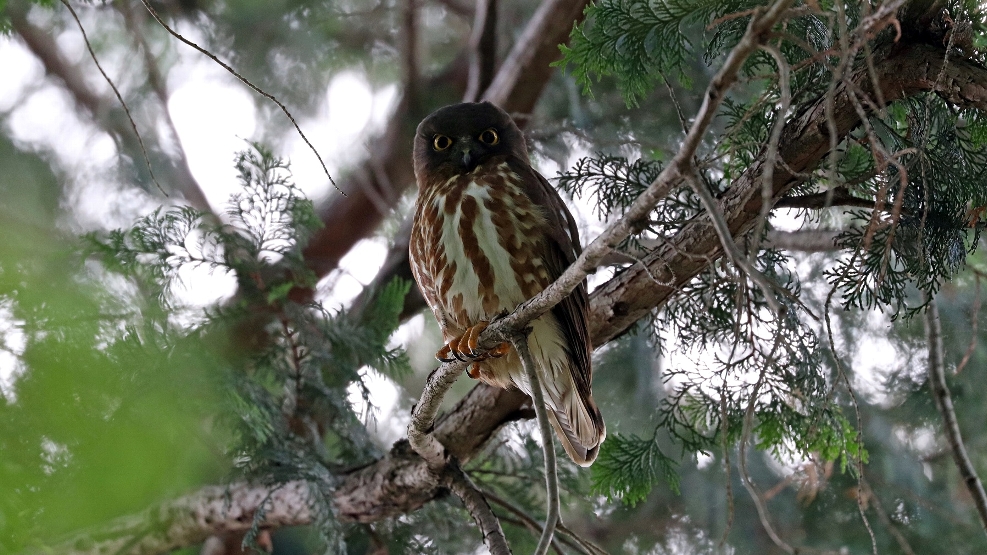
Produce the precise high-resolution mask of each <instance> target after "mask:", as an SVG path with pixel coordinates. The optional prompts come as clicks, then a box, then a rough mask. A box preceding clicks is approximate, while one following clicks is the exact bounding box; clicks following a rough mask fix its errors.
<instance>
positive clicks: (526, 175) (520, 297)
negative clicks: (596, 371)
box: [410, 102, 606, 466]
mask: <svg viewBox="0 0 987 555" xmlns="http://www.w3.org/2000/svg"><path fill="white" fill-rule="evenodd" d="M414 163H415V177H416V179H417V181H418V200H417V202H416V205H415V218H414V225H413V228H412V234H411V247H410V255H411V268H412V272H413V273H414V276H415V280H416V281H417V282H418V286H419V287H420V288H421V290H422V295H423V296H424V297H425V300H426V301H427V302H428V305H429V306H430V307H431V308H432V312H433V313H434V314H435V318H436V319H437V320H438V322H439V325H440V327H441V328H442V333H443V335H444V338H445V341H446V342H447V345H446V346H445V347H444V348H443V349H442V350H440V351H439V353H438V354H437V355H436V356H437V357H440V358H449V357H452V356H456V357H459V358H463V357H470V358H473V357H471V356H470V353H469V349H468V346H467V345H466V343H468V342H469V341H468V339H469V337H467V338H466V339H464V338H463V336H464V334H465V335H467V336H470V335H472V337H473V339H474V340H475V336H476V334H477V333H478V332H479V331H480V330H482V327H483V326H484V325H485V323H486V322H489V321H491V320H493V319H495V318H496V317H497V316H499V315H501V314H503V313H506V312H509V311H511V310H513V309H514V308H516V307H517V306H518V305H519V304H521V303H522V302H524V301H525V300H527V299H529V298H531V297H533V296H534V295H535V294H537V293H539V292H540V291H542V290H543V289H544V288H545V287H547V286H548V285H549V284H550V283H552V282H553V281H554V280H555V279H556V278H558V276H559V275H561V273H562V272H563V271H564V270H565V269H566V267H568V266H569V264H571V263H572V262H573V261H575V259H576V257H577V256H578V254H579V251H580V247H579V237H578V232H577V230H576V225H575V221H574V220H573V218H572V215H571V214H570V213H569V211H568V210H567V209H566V207H565V204H564V203H563V202H562V199H561V198H559V196H558V193H557V192H556V191H555V189H553V188H552V187H551V185H549V183H548V182H547V181H546V180H545V178H544V177H542V176H541V175H540V174H538V172H536V171H535V170H534V169H532V168H531V166H530V165H529V164H528V153H527V149H526V148H525V145H524V137H523V136H522V135H521V131H520V130H519V129H518V128H517V126H516V125H515V124H514V122H513V121H512V120H511V118H510V116H508V115H507V114H506V113H505V112H504V111H503V110H501V109H499V108H497V107H495V106H494V105H492V104H490V103H486V102H483V103H464V104H456V105H453V106H447V107H445V108H441V109H439V110H437V111H436V112H434V113H433V114H432V115H430V116H429V117H427V118H425V120H424V121H422V123H421V124H420V125H419V126H418V132H417V134H416V137H415V156H414ZM587 305H588V297H587V293H586V286H585V284H582V285H580V287H579V288H577V289H576V291H574V292H573V293H572V295H570V296H569V297H567V298H566V299H565V300H563V301H562V302H561V303H560V304H559V305H557V306H556V307H555V308H554V309H553V310H552V311H551V312H549V313H547V314H545V315H543V316H541V317H540V318H538V319H536V320H535V321H534V322H532V324H531V327H532V333H531V335H530V336H529V339H528V345H529V348H530V349H531V354H532V358H533V359H534V360H535V366H536V371H537V372H538V376H539V378H540V381H541V384H542V390H543V392H544V396H545V404H546V405H547V407H548V408H549V409H550V410H549V414H550V420H551V422H552V426H553V427H554V428H555V431H556V433H557V434H558V436H559V439H560V440H561V441H562V445H563V447H564V448H565V450H566V453H568V454H569V457H570V458H572V460H573V461H575V462H576V463H577V464H580V465H583V466H588V465H590V464H592V462H593V461H594V460H595V459H596V455H597V454H598V453H599V448H600V444H601V443H602V442H603V440H604V439H605V438H606V426H605V425H604V423H603V417H602V416H601V415H600V411H599V409H598V408H597V406H596V403H595V402H594V401H593V395H592V392H591V390H590V384H591V381H592V368H591V362H590V355H591V352H592V349H591V345H590V342H589V334H588V331H587V327H586V310H587ZM478 325H479V326H478ZM461 340H463V341H464V343H463V344H460V341H461ZM476 360H477V361H478V362H475V363H474V364H473V365H472V366H471V369H470V375H471V376H472V377H475V378H478V379H480V380H482V381H484V382H486V383H488V384H491V385H495V386H498V387H504V388H507V387H518V388H519V389H521V390H522V391H524V392H525V393H528V394H529V395H530V394H531V388H530V386H529V384H528V382H527V379H526V377H525V374H524V371H523V369H522V367H521V363H520V360H519V358H518V355H517V353H516V352H515V351H514V350H513V349H510V348H509V347H507V346H506V345H502V346H500V347H499V348H498V349H496V350H495V351H494V352H493V353H492V356H490V357H488V356H487V355H484V356H481V357H480V358H479V359H476Z"/></svg>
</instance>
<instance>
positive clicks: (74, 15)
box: [62, 0, 168, 197]
mask: <svg viewBox="0 0 987 555" xmlns="http://www.w3.org/2000/svg"><path fill="white" fill-rule="evenodd" d="M62 4H63V5H64V6H65V7H66V8H68V10H69V13H70V14H72V19H74V20H75V24H76V25H77V26H78V27H79V32H80V33H82V40H83V41H85V43H86V50H88V51H89V57H90V58H92V59H93V63H94V64H96V69H98V70H99V73H100V74H101V75H102V76H103V79H104V80H105V81H106V83H107V84H108V85H109V86H110V88H111V89H113V94H114V95H116V97H117V100H119V101H120V106H123V111H124V112H125V113H126V114H127V121H129V122H130V127H131V128H133V130H134V135H137V142H138V144H140V147H141V154H143V155H144V163H145V164H147V173H148V174H149V175H150V176H151V181H152V182H153V183H154V186H155V187H157V188H158V190H159V191H161V194H162V195H164V196H166V197H167V196H168V193H166V192H165V190H164V189H162V188H161V184H160V183H158V178H156V177H154V170H153V169H151V160H150V158H148V157H147V147H145V146H144V139H143V138H142V137H141V132H140V131H138V130H137V124H136V123H134V116H132V115H131V114H130V108H129V107H128V106H127V103H126V101H124V100H123V95H121V94H120V89H117V86H116V85H114V84H113V80H112V79H110V76H109V75H107V74H106V71H105V70H104V69H103V66H102V65H100V63H99V59H97V58H96V53H95V52H93V45H92V44H90V42H89V36H88V35H86V29H85V27H83V26H82V22H81V21H79V14H77V13H75V9H74V8H73V7H72V5H71V4H69V3H68V0H62Z"/></svg>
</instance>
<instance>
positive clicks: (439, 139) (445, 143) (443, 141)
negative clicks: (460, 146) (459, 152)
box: [432, 135, 452, 151]
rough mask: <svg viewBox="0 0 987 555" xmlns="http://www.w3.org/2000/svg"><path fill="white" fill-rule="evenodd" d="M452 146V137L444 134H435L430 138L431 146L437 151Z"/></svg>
mask: <svg viewBox="0 0 987 555" xmlns="http://www.w3.org/2000/svg"><path fill="white" fill-rule="evenodd" d="M450 146H452V139H450V138H449V137H446V136H445V135H436V136H435V137H434V138H433V139H432V148H434V149H435V150H437V151H442V150H445V149H447V148H449V147H450Z"/></svg>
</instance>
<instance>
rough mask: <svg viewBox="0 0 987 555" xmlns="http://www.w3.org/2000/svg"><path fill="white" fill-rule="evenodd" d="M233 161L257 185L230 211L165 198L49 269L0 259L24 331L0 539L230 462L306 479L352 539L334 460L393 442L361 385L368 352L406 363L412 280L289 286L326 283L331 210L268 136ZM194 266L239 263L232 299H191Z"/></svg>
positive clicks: (227, 270) (379, 365) (328, 525)
mask: <svg viewBox="0 0 987 555" xmlns="http://www.w3.org/2000/svg"><path fill="white" fill-rule="evenodd" d="M236 162H237V169H238V170H239V173H240V179H241V181H242V184H243V187H244V188H243V192H241V193H239V194H237V195H234V196H233V198H232V200H231V203H230V207H229V209H228V211H227V214H226V215H227V217H228V219H229V223H228V224H223V223H220V222H217V221H215V220H214V219H213V218H212V217H209V216H206V215H203V214H200V213H198V212H196V211H195V210H192V209H190V208H187V207H176V208H171V209H168V210H162V209H159V210H155V211H154V212H152V213H151V214H149V215H147V216H145V217H143V218H141V219H139V220H138V221H137V222H136V223H135V224H134V226H133V227H131V228H130V229H126V230H115V231H112V232H110V233H107V234H96V233H93V234H89V235H87V236H86V237H85V238H84V241H83V244H84V246H85V249H84V259H83V260H82V262H83V264H80V263H79V262H78V261H77V260H78V259H77V258H75V257H73V256H64V255H61V256H60V257H59V258H56V259H55V261H56V262H58V264H61V268H60V270H59V271H58V272H56V273H54V274H53V275H52V277H51V278H49V279H43V278H42V277H40V276H41V275H45V274H47V273H49V272H50V271H51V268H46V267H37V263H36V262H35V263H33V264H32V265H26V264H23V263H21V262H20V261H19V260H18V259H16V258H14V259H10V260H4V264H2V265H0V267H2V268H5V269H6V268H13V269H17V268H19V269H20V270H19V271H18V273H19V275H13V274H12V273H11V272H10V271H4V272H0V276H2V277H3V280H2V282H0V283H2V284H3V288H0V308H3V309H5V310H6V309H9V311H10V312H11V317H12V319H13V320H14V321H15V322H17V326H18V327H19V328H20V329H21V330H23V333H24V334H25V335H26V336H27V341H26V347H25V348H24V349H23V350H22V351H21V352H19V353H17V357H18V364H19V365H20V366H21V368H22V370H21V373H20V374H19V377H18V378H17V379H16V380H15V382H14V384H13V387H12V389H11V393H10V395H12V397H0V417H2V418H3V419H4V422H6V423H10V424H12V425H11V426H4V427H3V428H2V429H0V453H2V455H0V481H2V482H3V483H4V484H5V485H9V486H10V488H11V490H10V491H12V492H13V495H11V496H7V497H6V498H5V500H4V501H3V502H2V503H0V545H3V546H5V547H9V548H12V549H15V550H16V549H19V548H20V547H23V546H24V545H25V544H26V543H28V542H31V541H38V539H37V538H49V537H51V535H52V534H54V533H57V532H59V531H65V530H71V529H76V528H79V527H82V526H84V525H88V524H94V523H96V522H99V521H101V520H105V519H107V518H109V517H112V516H116V515H119V514H124V513H128V512H133V511H136V510H140V509H142V508H144V507H145V506H147V505H149V504H151V503H153V502H154V501H155V500H158V499H161V498H162V497H164V496H167V495H176V494H178V493H180V492H181V491H182V490H183V489H184V488H188V487H190V486H193V485H195V484H198V483H200V482H201V481H205V480H209V481H215V480H217V479H219V478H221V477H224V478H229V477H230V475H231V474H232V475H233V476H237V475H239V476H243V477H246V478H250V479H253V480H257V481H260V482H261V483H266V484H270V485H272V486H276V485H277V484H280V483H284V482H286V481H289V480H305V481H308V482H309V483H310V485H311V489H312V491H311V492H310V493H311V495H310V498H311V500H312V503H313V507H312V510H313V511H314V514H315V515H316V520H317V521H318V522H319V527H318V529H319V531H320V533H321V534H322V535H323V536H324V538H323V539H324V541H325V544H326V545H327V546H330V547H331V548H332V549H338V548H339V547H340V545H341V544H340V543H339V542H341V541H342V538H343V535H342V534H343V529H342V528H341V526H340V525H339V524H338V523H336V522H335V521H334V519H333V516H332V510H331V505H330V501H331V488H332V486H333V484H334V483H335V478H334V476H333V470H334V469H338V468H340V467H349V466H351V465H352V462H353V461H354V460H366V459H368V458H369V457H372V456H377V455H379V454H380V453H379V448H378V447H377V446H376V445H375V444H374V443H373V442H372V441H371V440H370V438H369V436H368V434H367V430H366V427H365V426H364V425H363V422H362V421H361V419H360V416H359V415H357V414H355V413H354V411H353V408H352V406H351V405H350V403H349V400H348V398H347V397H348V388H349V387H350V386H351V385H352V384H358V385H359V387H361V388H362V390H363V391H364V394H365V395H366V393H367V390H366V386H365V385H364V384H363V383H362V373H361V369H362V368H364V367H372V368H376V369H378V370H380V371H381V372H385V373H388V374H390V375H394V376H397V375H401V374H402V373H404V372H407V369H408V362H407V357H406V356H405V354H404V352H403V351H402V350H401V349H399V348H395V347H392V346H389V345H388V339H389V337H390V335H391V333H392V332H393V331H394V329H395V328H396V327H397V325H398V315H399V313H400V310H401V307H402V305H403V300H404V296H405V294H406V293H407V291H408V289H409V286H410V284H409V283H407V282H402V281H395V282H393V283H390V284H388V285H387V286H386V287H384V288H383V290H382V291H381V293H380V294H379V295H378V296H377V298H376V301H375V303H374V304H371V305H370V306H368V307H367V308H365V309H364V311H363V312H362V313H361V314H350V313H348V312H346V311H343V310H337V311H335V312H333V313H330V312H329V311H327V310H325V309H323V308H322V307H321V306H319V305H313V304H311V303H305V304H302V303H299V302H297V301H295V300H293V299H294V298H296V296H295V294H294V291H297V290H299V289H300V288H306V287H311V286H312V285H314V276H313V275H312V273H311V271H310V270H308V269H307V268H306V267H305V265H304V263H303V261H302V259H301V254H300V251H301V249H302V247H303V246H304V244H305V242H306V240H307V238H308V237H309V236H310V234H311V232H312V230H313V229H314V227H315V225H317V223H318V220H317V218H316V217H315V215H314V210H313V209H312V205H311V203H310V202H309V201H307V200H304V199H303V198H302V197H301V195H300V192H299V191H298V189H297V188H296V187H295V186H294V184H293V183H292V182H291V180H290V171H289V167H288V165H287V163H285V162H284V161H283V160H281V159H279V158H276V157H274V156H273V155H272V154H271V153H270V152H268V151H266V150H265V149H263V148H261V147H259V146H257V145H254V149H253V150H251V151H249V152H244V153H241V154H240V155H239V156H238V157H237V161H236ZM195 268H205V269H208V270H209V271H210V272H213V273H221V274H229V275H233V276H235V278H236V281H237V283H238V285H239V287H238V289H237V296H236V298H235V299H233V300H232V301H230V302H227V303H225V304H224V305H223V306H216V307H208V308H206V309H205V310H202V309H194V308H192V307H187V306H184V305H183V304H182V302H181V300H180V299H181V296H180V294H179V293H180V292H179V290H178V289H177V288H176V286H177V285H178V284H181V283H182V280H183V279H184V278H183V276H185V275H187V274H186V272H188V271H189V270H190V269H195ZM39 273H40V274H39ZM246 329H249V330H253V332H252V333H250V334H246V335H244V333H243V332H242V330H246ZM4 393H6V392H4ZM320 428H321V429H323V430H324V431H325V435H324V436H323V435H321V434H320V433H319V431H318V430H319V429H320ZM217 448H218V449H220V450H221V451H222V452H223V454H222V455H221V456H217V455H216V453H217ZM134 484H141V486H140V487H135V486H134ZM262 518H263V514H262V513H260V514H256V515H254V519H255V523H256V522H258V521H259V520H260V519H262ZM256 531H257V530H256V529H255V530H254V531H253V533H254V534H256ZM251 537H253V536H251V535H249V534H248V537H247V540H246V541H247V542H248V543H249V542H250V541H252V540H251Z"/></svg>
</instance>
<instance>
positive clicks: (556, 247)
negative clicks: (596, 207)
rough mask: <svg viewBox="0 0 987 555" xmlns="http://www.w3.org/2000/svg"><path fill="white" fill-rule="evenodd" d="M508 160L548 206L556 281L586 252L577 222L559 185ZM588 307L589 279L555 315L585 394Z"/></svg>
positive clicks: (587, 389) (589, 377) (551, 260)
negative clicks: (555, 185) (559, 189)
mask: <svg viewBox="0 0 987 555" xmlns="http://www.w3.org/2000/svg"><path fill="white" fill-rule="evenodd" d="M508 163H509V165H510V166H511V169H512V170H513V171H514V172H515V173H516V174H517V175H518V176H520V177H521V179H522V180H523V181H524V184H525V192H526V193H527V194H528V196H529V197H530V198H531V200H532V202H533V203H534V204H535V205H536V206H541V207H544V209H545V217H546V218H547V219H548V223H549V226H548V227H549V228H548V229H547V230H546V236H547V243H548V245H547V246H548V249H547V250H548V252H547V253H546V254H547V256H546V257H545V258H546V260H545V262H546V265H547V266H548V273H549V275H550V276H551V278H552V280H553V281H554V280H556V279H558V278H559V276H561V275H562V272H564V271H565V270H566V268H568V267H569V266H570V265H571V264H572V263H573V262H575V261H576V258H577V257H578V256H579V254H580V253H582V247H581V246H580V245H579V231H578V228H577V227H576V221H575V220H574V219H573V217H572V214H570V213H569V209H568V208H566V206H565V203H563V202H562V198H561V197H559V194H558V193H557V192H556V191H555V188H554V187H552V185H551V184H550V183H549V182H548V180H546V179H545V178H544V177H542V175H541V174H540V173H538V172H537V171H535V170H534V169H533V168H532V167H531V166H530V165H528V164H527V163H525V162H523V161H521V160H519V159H517V158H514V157H512V158H511V159H510V160H509V161H508ZM588 309H589V295H588V294H587V292H586V283H585V282H583V283H580V284H579V286H578V287H576V289H575V290H574V291H573V292H572V294H570V295H569V296H568V297H566V298H565V299H563V300H562V302H560V303H559V304H557V305H555V307H554V308H552V314H553V315H554V316H555V317H556V319H557V320H558V321H559V324H560V325H561V327H562V332H563V334H564V335H565V337H566V339H567V340H568V341H569V346H570V348H571V353H570V354H571V357H572V362H573V363H574V364H573V366H574V368H576V369H577V370H578V371H577V372H574V375H573V378H574V380H575V382H576V388H577V389H578V390H579V393H580V394H581V395H582V396H584V397H586V396H589V394H590V383H591V380H592V368H591V365H590V356H591V354H592V345H591V342H590V337H589V331H588V329H587V327H586V319H587V311H588Z"/></svg>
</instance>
